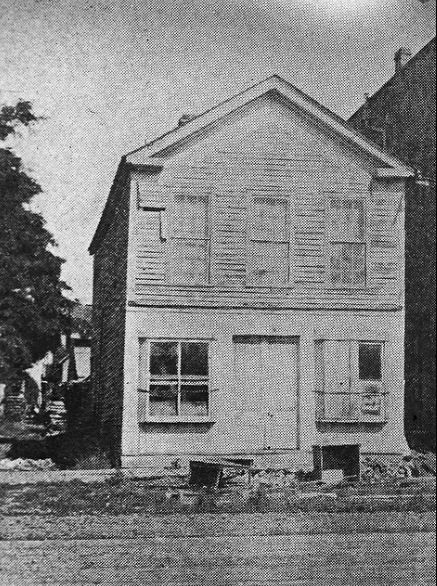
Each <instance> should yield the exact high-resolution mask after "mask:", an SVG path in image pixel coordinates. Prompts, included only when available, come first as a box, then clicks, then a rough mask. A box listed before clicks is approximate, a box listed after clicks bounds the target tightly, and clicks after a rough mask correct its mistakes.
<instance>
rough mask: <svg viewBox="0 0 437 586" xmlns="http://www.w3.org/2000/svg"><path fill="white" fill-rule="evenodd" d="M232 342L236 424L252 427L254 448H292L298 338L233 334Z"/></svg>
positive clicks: (296, 418)
mask: <svg viewBox="0 0 437 586" xmlns="http://www.w3.org/2000/svg"><path fill="white" fill-rule="evenodd" d="M233 342H234V381H235V388H234V409H235V415H236V418H237V421H238V424H239V425H241V426H243V427H244V426H247V427H250V428H251V429H252V433H251V436H252V437H253V438H254V440H255V443H256V444H257V445H254V446H253V447H254V448H262V449H272V450H273V449H292V448H296V447H297V425H298V358H299V344H298V338H297V337H294V336H235V337H234V339H233ZM255 430H256V432H255V437H254V431H255Z"/></svg>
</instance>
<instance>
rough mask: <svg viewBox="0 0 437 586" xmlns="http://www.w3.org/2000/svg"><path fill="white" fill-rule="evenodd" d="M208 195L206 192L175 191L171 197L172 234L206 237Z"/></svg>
mask: <svg viewBox="0 0 437 586" xmlns="http://www.w3.org/2000/svg"><path fill="white" fill-rule="evenodd" d="M208 200H209V197H208V194H206V193H195V194H193V193H177V194H175V196H174V198H173V205H174V210H173V212H174V213H173V236H174V237H175V238H178V237H179V238H189V239H196V238H199V239H207V238H208V236H209V234H208V232H209V230H208V220H209V218H208V216H209V210H208V207H209V201H208Z"/></svg>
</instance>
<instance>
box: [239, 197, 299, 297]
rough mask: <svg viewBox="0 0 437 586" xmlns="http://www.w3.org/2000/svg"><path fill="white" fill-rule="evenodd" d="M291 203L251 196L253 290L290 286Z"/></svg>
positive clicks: (275, 198)
mask: <svg viewBox="0 0 437 586" xmlns="http://www.w3.org/2000/svg"><path fill="white" fill-rule="evenodd" d="M289 206H290V203H289V199H288V198H278V197H266V196H252V201H251V205H250V206H249V209H250V224H249V226H250V227H249V247H250V250H249V253H248V281H249V284H250V285H252V286H259V287H272V286H285V285H287V284H289V282H290V219H289V215H290V214H289Z"/></svg>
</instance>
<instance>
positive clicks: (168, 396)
mask: <svg viewBox="0 0 437 586" xmlns="http://www.w3.org/2000/svg"><path fill="white" fill-rule="evenodd" d="M177 396H178V387H177V385H150V394H149V413H150V415H177V412H178V399H177Z"/></svg>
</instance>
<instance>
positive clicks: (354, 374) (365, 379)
mask: <svg viewBox="0 0 437 586" xmlns="http://www.w3.org/2000/svg"><path fill="white" fill-rule="evenodd" d="M316 389H317V418H318V420H319V421H331V422H335V421H343V422H347V421H351V422H352V421H358V422H369V423H371V422H375V421H384V420H386V413H385V401H384V396H385V392H384V343H383V342H367V341H357V340H323V341H322V340H320V341H318V342H317V343H316Z"/></svg>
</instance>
